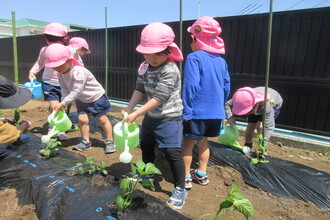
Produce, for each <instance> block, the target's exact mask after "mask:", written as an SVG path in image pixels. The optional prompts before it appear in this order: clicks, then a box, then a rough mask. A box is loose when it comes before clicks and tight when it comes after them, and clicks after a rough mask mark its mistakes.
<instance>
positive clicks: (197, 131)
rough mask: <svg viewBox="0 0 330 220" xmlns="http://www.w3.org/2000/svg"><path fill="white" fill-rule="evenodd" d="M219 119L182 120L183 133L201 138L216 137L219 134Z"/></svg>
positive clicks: (196, 138) (195, 138)
mask: <svg viewBox="0 0 330 220" xmlns="http://www.w3.org/2000/svg"><path fill="white" fill-rule="evenodd" d="M220 126H221V119H192V120H189V121H184V122H183V135H184V136H186V137H188V138H191V139H194V140H201V139H202V138H203V137H217V136H219V134H220Z"/></svg>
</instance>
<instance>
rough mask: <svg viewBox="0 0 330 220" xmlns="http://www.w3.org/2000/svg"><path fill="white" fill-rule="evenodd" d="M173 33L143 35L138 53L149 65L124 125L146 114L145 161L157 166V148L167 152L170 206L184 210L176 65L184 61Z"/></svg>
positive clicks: (160, 30) (157, 27)
mask: <svg viewBox="0 0 330 220" xmlns="http://www.w3.org/2000/svg"><path fill="white" fill-rule="evenodd" d="M174 38H175V35H174V32H173V30H172V29H171V28H170V27H169V26H167V25H165V24H163V23H151V24H149V25H147V26H146V27H145V28H144V29H143V31H142V33H141V42H140V44H139V45H138V46H137V47H136V50H137V51H138V52H139V53H141V54H143V56H144V58H145V60H146V61H144V62H143V63H142V65H141V66H140V69H139V71H138V72H139V76H138V78H137V82H136V89H135V91H134V92H133V95H132V98H131V100H130V102H129V105H128V106H127V108H126V109H124V110H123V111H126V112H128V113H129V115H128V116H127V117H125V118H124V119H123V121H128V123H129V124H130V123H132V122H133V121H134V120H135V119H136V118H137V117H138V116H139V115H142V114H144V113H146V114H145V116H144V119H143V122H142V129H141V132H140V140H141V142H140V146H141V150H142V159H143V161H144V162H145V163H149V162H151V163H154V159H155V152H154V148H155V147H157V148H160V149H162V150H163V151H164V153H165V156H166V158H167V160H168V161H169V164H170V167H171V170H172V173H173V177H174V188H173V191H172V196H171V197H170V198H169V199H168V200H167V202H166V203H167V204H168V205H169V206H170V207H172V208H174V209H181V208H182V207H183V205H184V203H185V201H186V199H187V191H186V190H185V188H184V163H183V161H182V157H181V142H182V120H181V115H182V101H181V98H180V88H181V80H180V72H179V69H178V67H177V65H176V64H175V63H174V62H173V60H176V61H182V60H183V57H182V53H181V51H180V49H179V48H178V47H177V45H176V44H175V43H174V42H173V41H174ZM144 96H146V97H147V103H145V104H144V105H143V106H142V107H141V108H139V109H138V110H136V111H135V112H132V111H133V109H134V107H135V105H136V104H137V103H139V102H140V101H143V98H144Z"/></svg>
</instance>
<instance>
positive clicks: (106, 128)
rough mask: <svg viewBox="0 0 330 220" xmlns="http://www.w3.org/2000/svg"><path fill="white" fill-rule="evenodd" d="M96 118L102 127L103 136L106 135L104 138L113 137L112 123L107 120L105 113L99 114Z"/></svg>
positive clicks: (111, 138) (110, 138) (109, 138)
mask: <svg viewBox="0 0 330 220" xmlns="http://www.w3.org/2000/svg"><path fill="white" fill-rule="evenodd" d="M97 120H98V121H99V122H100V124H101V126H102V128H103V131H104V133H105V136H106V138H107V139H106V140H113V137H112V125H111V123H110V121H109V118H108V116H107V115H101V116H98V117H97Z"/></svg>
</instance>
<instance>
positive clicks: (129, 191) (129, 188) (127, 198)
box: [116, 160, 161, 212]
mask: <svg viewBox="0 0 330 220" xmlns="http://www.w3.org/2000/svg"><path fill="white" fill-rule="evenodd" d="M131 171H132V174H133V176H135V175H136V174H137V173H138V174H139V176H144V175H150V174H161V172H160V170H159V169H158V168H156V167H155V165H154V164H152V163H147V164H145V163H144V162H143V161H142V160H139V161H138V162H137V163H136V165H134V164H133V163H131ZM137 183H138V181H135V182H133V181H131V179H130V177H125V178H123V179H122V180H121V181H120V185H119V187H120V188H119V196H118V197H117V199H116V205H117V208H118V210H119V211H121V212H123V211H124V210H125V209H126V208H127V207H128V206H129V205H130V204H131V202H132V195H133V193H134V191H135V189H136V187H137ZM141 184H142V186H143V187H149V188H150V189H151V190H153V191H155V186H154V183H153V181H152V180H150V179H143V180H142V183H141Z"/></svg>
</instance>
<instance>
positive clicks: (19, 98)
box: [0, 75, 32, 145]
mask: <svg viewBox="0 0 330 220" xmlns="http://www.w3.org/2000/svg"><path fill="white" fill-rule="evenodd" d="M31 96H32V93H31V91H30V90H29V89H26V88H19V87H16V86H14V83H13V82H12V81H10V80H9V79H8V78H6V77H4V76H2V75H0V109H10V108H16V107H19V106H21V105H24V104H25V103H27V102H28V101H29V100H30V99H31ZM30 126H31V122H29V121H28V120H22V121H21V123H20V125H19V126H18V127H17V128H16V127H15V126H13V125H11V124H10V123H8V122H6V119H4V118H1V119H0V144H4V145H6V144H12V143H14V142H15V141H16V140H17V139H19V137H20V135H21V134H22V132H24V131H25V130H26V129H28V128H29V127H30Z"/></svg>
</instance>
